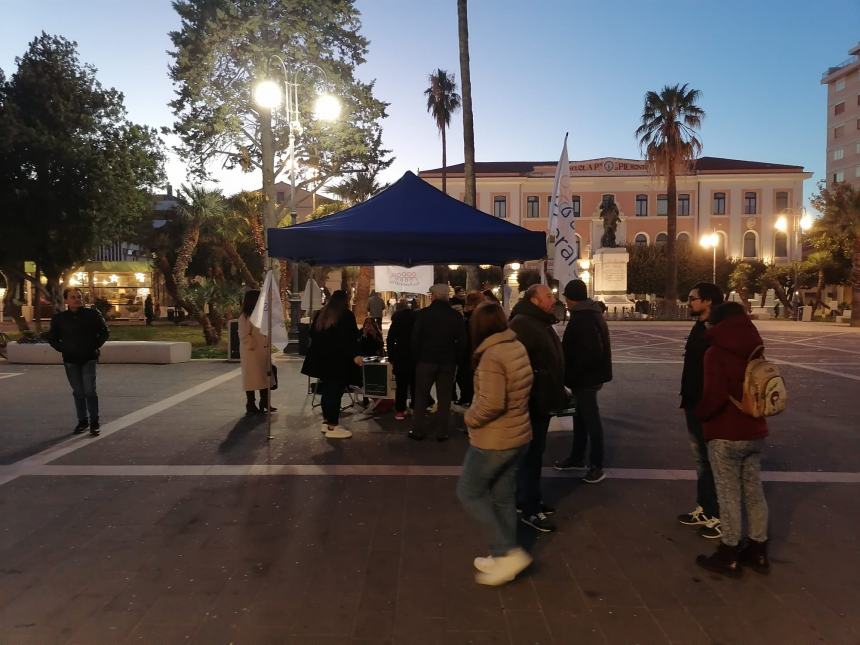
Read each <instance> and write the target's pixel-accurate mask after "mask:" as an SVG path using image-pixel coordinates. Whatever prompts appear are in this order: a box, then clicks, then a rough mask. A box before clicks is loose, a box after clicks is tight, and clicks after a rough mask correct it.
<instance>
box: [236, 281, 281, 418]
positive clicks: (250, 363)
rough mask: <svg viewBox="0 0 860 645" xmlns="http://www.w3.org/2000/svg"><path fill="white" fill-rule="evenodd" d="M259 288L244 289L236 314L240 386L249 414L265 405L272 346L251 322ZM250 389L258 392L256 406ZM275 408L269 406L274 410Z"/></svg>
mask: <svg viewBox="0 0 860 645" xmlns="http://www.w3.org/2000/svg"><path fill="white" fill-rule="evenodd" d="M259 297H260V292H259V291H248V292H247V293H245V299H244V300H243V301H242V314H241V315H240V316H239V360H240V361H241V363H242V385H243V386H244V388H245V397H246V399H247V401H246V403H245V414H246V415H248V416H250V415H252V414H256V413H258V412H265V411H266V410H267V409H268V408H269V361H270V360H271V357H270V355H271V353H272V346H271V345H270V344H269V339H268V338H267V337H266V336H264V335H263V334H261V333H260V330H259V329H257V328H256V327H254V325H253V324H251V314H252V313H254V307H256V306H257V300H258V299H259ZM254 390H259V391H260V407H257V404H256V402H255V401H254ZM276 409H277V408H271V410H272V412H274V411H275V410H276Z"/></svg>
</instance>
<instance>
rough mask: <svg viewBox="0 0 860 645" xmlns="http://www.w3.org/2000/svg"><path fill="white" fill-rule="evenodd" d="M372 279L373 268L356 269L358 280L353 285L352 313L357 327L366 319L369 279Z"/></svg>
mask: <svg viewBox="0 0 860 645" xmlns="http://www.w3.org/2000/svg"><path fill="white" fill-rule="evenodd" d="M372 277H373V267H368V266H363V267H359V269H358V280H357V281H356V284H355V303H354V304H353V307H352V312H353V313H354V314H355V321H356V322H357V323H358V325H359V327H360V326H361V325H363V324H364V319H365V318H367V301H368V299H369V298H370V279H371V278H372Z"/></svg>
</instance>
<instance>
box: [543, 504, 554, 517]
mask: <svg viewBox="0 0 860 645" xmlns="http://www.w3.org/2000/svg"><path fill="white" fill-rule="evenodd" d="M540 512H541V513H543V514H544V515H555V509H554V508H553V507H552V506H550V505H548V504H544V503H543V502H541V503H540Z"/></svg>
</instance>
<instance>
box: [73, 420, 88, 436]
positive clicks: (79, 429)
mask: <svg viewBox="0 0 860 645" xmlns="http://www.w3.org/2000/svg"><path fill="white" fill-rule="evenodd" d="M89 427H90V422H89V421H87V420H86V419H81V420H80V421H78V425H76V426H75V429H74V430H72V432H73V433H74V434H81V433H82V432H83V431H84V430H86V429H87V428H89Z"/></svg>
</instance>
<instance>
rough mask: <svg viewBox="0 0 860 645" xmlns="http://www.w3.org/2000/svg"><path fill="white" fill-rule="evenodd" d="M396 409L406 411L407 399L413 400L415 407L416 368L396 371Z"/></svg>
mask: <svg viewBox="0 0 860 645" xmlns="http://www.w3.org/2000/svg"><path fill="white" fill-rule="evenodd" d="M394 381H395V390H394V409H395V410H396V411H397V412H405V411H406V399H407V398H408V399H409V400H410V401H412V407H415V370H414V369H403V370H402V371H396V372H394Z"/></svg>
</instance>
